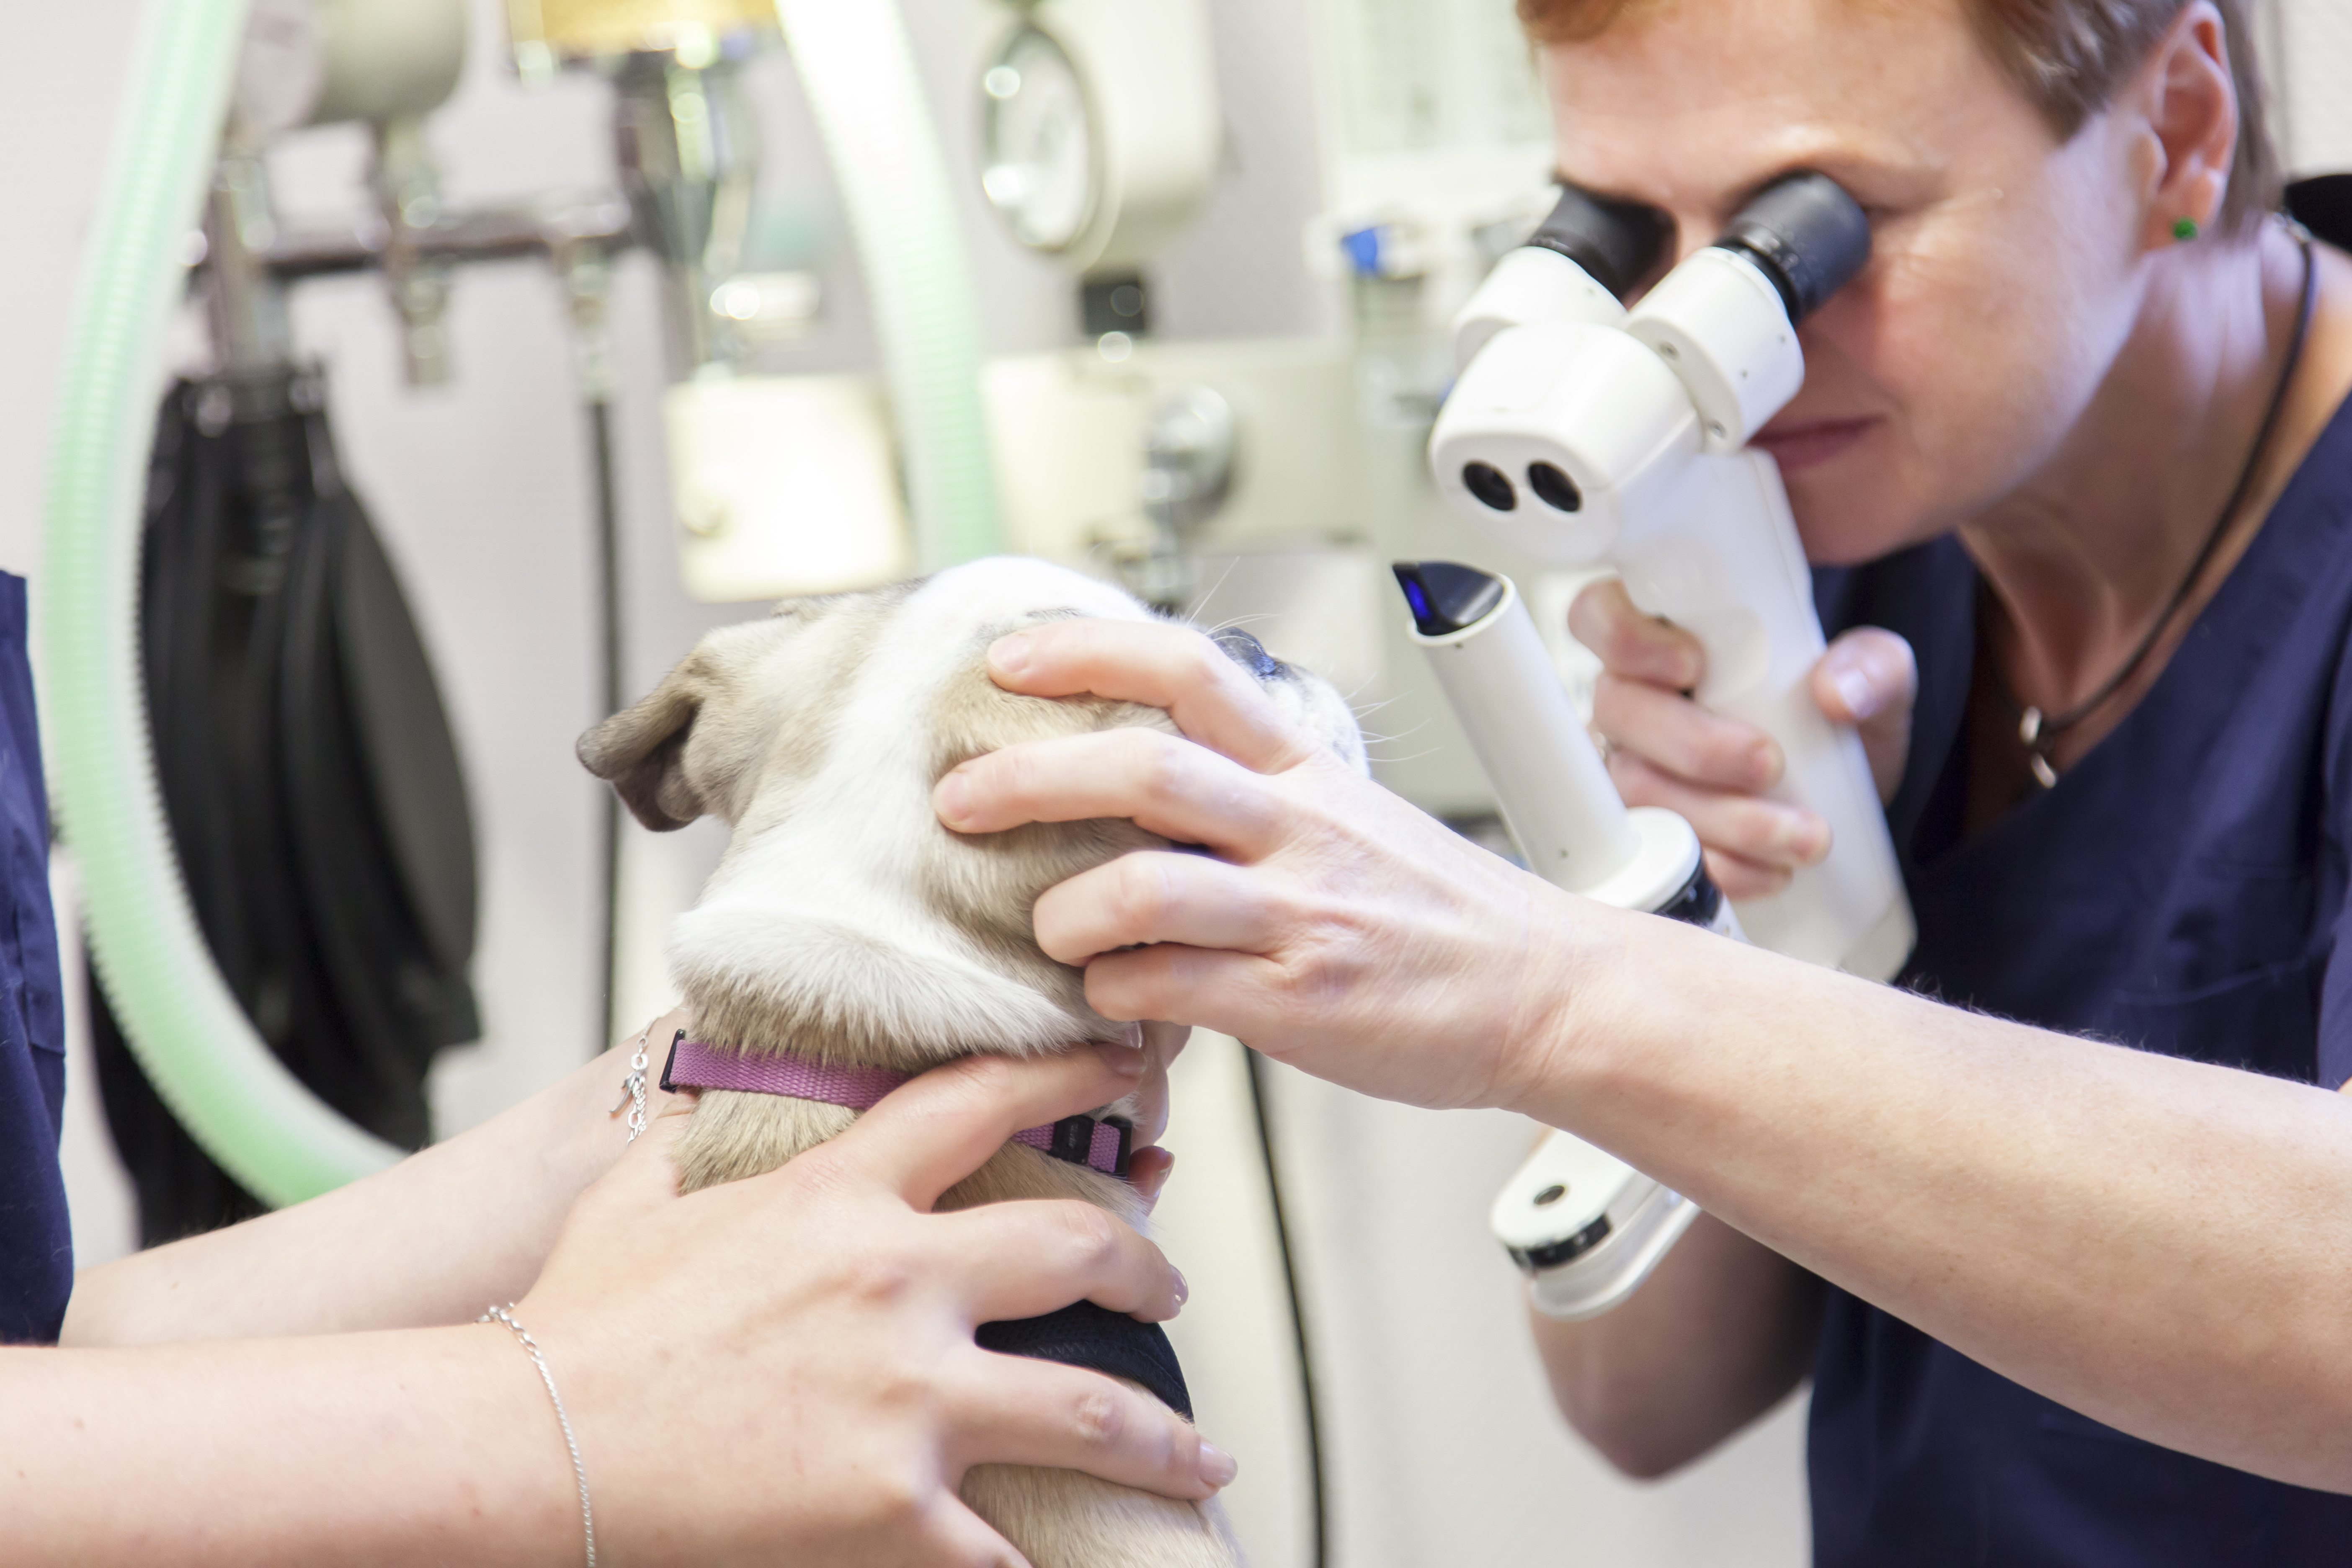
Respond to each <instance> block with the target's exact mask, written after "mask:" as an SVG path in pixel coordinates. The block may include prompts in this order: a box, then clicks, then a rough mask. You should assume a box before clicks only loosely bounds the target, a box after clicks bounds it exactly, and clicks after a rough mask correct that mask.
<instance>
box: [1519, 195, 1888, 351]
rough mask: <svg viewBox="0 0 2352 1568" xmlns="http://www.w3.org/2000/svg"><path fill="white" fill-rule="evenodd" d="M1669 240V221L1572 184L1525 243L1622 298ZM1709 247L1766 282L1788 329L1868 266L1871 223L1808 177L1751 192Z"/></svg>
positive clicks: (1636, 205)
mask: <svg viewBox="0 0 2352 1568" xmlns="http://www.w3.org/2000/svg"><path fill="white" fill-rule="evenodd" d="M1673 237H1674V227H1673V224H1672V222H1671V221H1670V220H1669V219H1668V218H1667V216H1666V215H1665V214H1664V213H1662V212H1660V211H1659V210H1658V209H1657V208H1655V207H1653V206H1644V205H1642V204H1641V203H1639V202H1620V201H1612V200H1611V199H1609V198H1608V197H1606V196H1596V195H1592V194H1591V193H1590V192H1587V191H1580V190H1578V189H1576V188H1575V187H1574V186H1572V185H1571V186H1570V187H1569V188H1568V189H1566V190H1565V191H1563V192H1561V193H1560V198H1559V205H1556V206H1554V207H1553V208H1552V210H1551V216H1549V217H1547V218H1545V219H1544V220H1543V223H1542V225H1541V226H1538V228H1537V230H1536V231H1535V233H1534V234H1533V235H1531V236H1529V237H1528V244H1529V245H1532V246H1536V247H1540V248H1542V249H1545V250H1553V251H1558V252H1559V254H1560V255H1562V256H1565V257H1567V258H1569V259H1570V261H1573V262H1575V263H1576V264H1577V265H1578V266H1579V267H1581V268H1584V270H1585V272H1586V273H1587V274H1588V275H1590V276H1591V279H1592V280H1593V281H1594V282H1596V283H1598V284H1600V285H1601V287H1602V288H1603V289H1608V290H1609V292H1611V293H1612V294H1614V295H1615V296H1617V298H1618V299H1619V300H1623V299H1624V298H1625V296H1626V295H1627V294H1628V293H1630V292H1631V291H1632V289H1633V286H1634V285H1635V284H1637V283H1639V282H1640V281H1641V280H1642V279H1644V278H1646V277H1648V276H1649V275H1650V274H1651V273H1652V272H1653V271H1654V270H1656V268H1657V265H1658V263H1659V261H1660V260H1661V259H1662V258H1664V255H1665V251H1666V247H1667V245H1668V243H1669V242H1670V241H1671V240H1672V239H1673ZM1715 245H1716V247H1717V249H1721V250H1729V251H1733V252H1736V253H1737V254H1738V255H1740V256H1743V257H1745V258H1747V259H1748V260H1749V261H1750V262H1752V263H1754V264H1755V266H1756V268H1757V270H1759V271H1760V272H1762V273H1763V274H1764V276H1765V277H1767V278H1769V279H1771V281H1772V286H1773V288H1774V289H1777V290H1779V292H1780V302H1781V303H1782V305H1784V306H1785V307H1786V308H1787V309H1788V312H1789V321H1790V325H1792V326H1793V325H1794V324H1796V323H1797V322H1799V321H1803V320H1804V319H1805V318H1806V317H1807V316H1810V315H1811V314H1812V313H1813V312H1814V311H1815V310H1819V309H1820V308H1821V306H1822V302H1823V301H1825V300H1828V299H1829V297H1830V296H1831V295H1832V294H1834V293H1836V292H1837V291H1838V290H1839V289H1842V288H1843V287H1844V286H1845V284H1846V283H1847V282H1848V281H1849V280H1850V279H1852V278H1853V275H1854V274H1855V273H1857V272H1859V271H1861V270H1862V267H1863V263H1864V262H1865V261H1868V260H1869V259H1870V220H1869V219H1868V218H1867V217H1865V216H1864V215H1863V211H1862V208H1861V207H1860V206H1859V205H1856V203H1855V202H1854V199H1853V197H1852V196H1850V195H1846V194H1845V191H1844V190H1843V188H1842V187H1840V185H1839V184H1838V183H1837V182H1836V181H1834V180H1832V179H1831V178H1830V177H1829V176H1828V175H1827V174H1813V173H1811V172H1810V171H1808V172H1805V173H1801V174H1790V175H1788V176H1786V177H1785V178H1782V179H1779V180H1775V181H1774V182H1772V184H1769V185H1767V186H1765V187H1764V189H1762V190H1761V191H1759V192H1758V193H1757V194H1756V195H1755V197H1754V199H1753V200H1751V201H1749V202H1748V205H1746V206H1744V207H1742V208H1740V210H1739V216H1737V217H1735V218H1733V219H1732V220H1731V226H1729V227H1728V228H1727V229H1725V230H1724V231H1723V234H1722V235H1721V237H1718V238H1717V240H1716V242H1715Z"/></svg>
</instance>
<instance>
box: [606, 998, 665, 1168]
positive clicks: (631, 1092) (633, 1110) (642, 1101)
mask: <svg viewBox="0 0 2352 1568" xmlns="http://www.w3.org/2000/svg"><path fill="white" fill-rule="evenodd" d="M653 1032H654V1026H652V1025H651V1024H647V1025H646V1027H645V1032H644V1033H643V1034H640V1035H639V1036H638V1037H637V1051H636V1054H635V1056H633V1057H631V1058H629V1076H628V1077H626V1078H625V1079H622V1080H621V1098H620V1099H618V1100H614V1102H613V1109H612V1110H608V1111H606V1112H605V1114H606V1115H607V1116H618V1115H620V1114H621V1107H623V1106H627V1107H628V1108H629V1142H632V1143H634V1142H636V1141H637V1140H638V1139H639V1138H641V1137H643V1136H644V1135H645V1131H646V1038H647V1037H649V1036H651V1035H652V1034H653Z"/></svg>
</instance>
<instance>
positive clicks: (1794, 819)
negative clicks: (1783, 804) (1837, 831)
mask: <svg viewBox="0 0 2352 1568" xmlns="http://www.w3.org/2000/svg"><path fill="white" fill-rule="evenodd" d="M1829 837H1830V830H1829V824H1828V823H1826V822H1823V821H1822V820H1821V818H1819V817H1817V816H1811V815H1810V814H1804V813H1799V812H1790V813H1788V814H1786V815H1784V816H1782V817H1781V818H1780V825H1779V826H1777V827H1775V828H1774V829H1773V830H1772V847H1773V848H1774V849H1776V850H1778V851H1779V852H1780V854H1782V855H1784V856H1786V857H1787V858H1789V859H1791V860H1793V861H1795V862H1796V863H1797V864H1798V865H1800V866H1810V865H1811V864H1812V863H1813V862H1814V861H1816V860H1819V859H1820V858H1822V856H1824V855H1826V854H1828V853H1829V848H1830V845H1829Z"/></svg>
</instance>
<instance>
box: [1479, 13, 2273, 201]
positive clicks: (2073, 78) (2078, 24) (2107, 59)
mask: <svg viewBox="0 0 2352 1568" xmlns="http://www.w3.org/2000/svg"><path fill="white" fill-rule="evenodd" d="M1673 3H1674V0H1518V8H1519V21H1520V22H1521V24H1522V25H1524V26H1526V28H1527V30H1528V37H1530V38H1532V39H1534V40H1535V41H1536V42H1537V43H1538V44H1560V43H1577V42H1580V41H1581V40H1583V39H1586V38H1591V37H1597V36H1599V35H1600V34H1601V32H1603V31H1605V30H1606V29H1607V28H1608V27H1609V26H1610V25H1611V24H1612V23H1614V22H1616V21H1618V20H1619V19H1620V18H1621V17H1624V16H1632V15H1634V14H1637V13H1639V12H1643V11H1650V10H1655V9H1658V8H1659V7H1660V6H1661V5H1667V4H1673ZM1962 3H1963V4H1964V5H1966V6H1967V7H1968V11H1969V16H1970V18H1971V19H1972V20H1973V21H1974V22H1975V24H1976V30H1977V36H1978V37H1979V38H1980V39H1982V40H1983V42H1984V46H1985V47H1986V48H1987V49H1988V50H1989V51H1990V53H1991V55H1992V58H1993V59H1994V60H1995V61H1996V62H1997V63H1998V64H1999V65H2000V68H2001V70H2002V71H2003V73H2004V74H2006V75H2007V76H2008V77H2009V79H2011V81H2013V82H2015V83H2016V84H2017V86H2018V89H2019V90H2020V91H2021V92H2023V93H2024V94H2025V96H2026V97H2027V98H2028V99H2030V100H2032V102H2033V106H2034V107H2035V108H2036V109H2038V110H2041V111H2042V118H2043V119H2045V120H2047V121H2049V123H2050V128H2051V129H2052V130H2053V131H2054V132H2056V133H2057V135H2058V137H2059V139H2060V140H2061V141H2065V140H2068V139H2070V138H2072V137H2073V136H2074V132H2077V131H2079V130H2080V129H2082V126H2083V122H2084V121H2085V120H2088V119H2089V118H2090V117H2091V116H2092V115H2094V114H2096V113H2097V112H2098V111H2099V110H2102V109H2105V107H2106V106H2107V103H2108V101H2109V100H2111V99H2113V98H2114V97H2115V94H2116V89H2117V88H2118V87H2120V86H2121V85H2122V83H2123V80H2124V79H2125V78H2126V76H2128V75H2130V74H2131V72H2132V71H2133V70H2135V69H2137V68H2138V66H2139V63H2140V62H2141V61H2142V60H2143V59H2145V58H2147V51H2148V50H2149V49H2151V48H2153V47H2155V46H2156V42H2157V40H2158V38H2161V37H2164V34H2165V30H2166V29H2167V28H2168V27H2170V26H2172V24H2173V22H2174V21H2175V20H2177V19H2178V18H2179V16H2180V13H2181V12H2182V11H2183V10H2185V9H2187V7H2188V5H2189V0H1962ZM2214 5H2215V7H2216V8H2217V9H2218V10H2219V11H2220V12H2221V20H2222V25H2223V28H2224V30H2225V33H2226V35H2227V41H2228V45H2229V50H2230V74H2231V79H2233V80H2234V81H2235V82H2236V84H2237V89H2238V153H2237V159H2236V162H2235V163H2233V164H2232V165H2231V171H2230V191H2229V195H2228V198H2227V199H2226V201H2225V202H2224V203H2223V205H2222V208H2221V227H2222V229H2223V230H2224V231H2225V232H2235V231H2237V230H2240V229H2242V228H2243V227H2244V226H2245V225H2246V224H2247V223H2248V222H2249V221H2250V220H2252V218H2255V217H2258V216H2261V215H2262V214H2263V213H2266V212H2269V211H2270V210H2271V209H2272V208H2273V207H2275V206H2276V205H2278V201H2279V169H2278V154H2277V153H2276V152H2275V151H2274V150H2273V148H2272V146H2271V139H2270V132H2269V129H2268V127H2267V126H2266V125H2265V124H2264V123H2263V78H2262V68H2261V67H2260V65H2259V64H2257V62H2256V60H2255V58H2254V38H2253V29H2252V24H2251V22H2250V21H2249V19H2248V16H2247V10H2248V6H2247V3H2246V0H2214Z"/></svg>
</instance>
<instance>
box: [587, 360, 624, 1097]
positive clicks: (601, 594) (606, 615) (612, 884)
mask: <svg viewBox="0 0 2352 1568" xmlns="http://www.w3.org/2000/svg"><path fill="white" fill-rule="evenodd" d="M588 431H589V437H590V440H591V442H592V443H593V446H594V447H595V459H596V570H597V574H598V582H597V584H596V589H597V604H598V605H599V611H600V617H599V618H600V621H601V626H600V632H601V635H602V637H603V641H604V648H603V653H604V708H603V710H602V712H601V714H600V717H606V716H610V715H612V714H614V713H618V712H619V711H620V710H621V707H622V690H621V498H620V493H619V485H618V482H617V480H616V479H615V478H614V458H613V405H612V404H611V402H610V401H608V400H607V399H604V398H602V397H592V398H590V399H589V400H588ZM596 794H597V795H598V796H599V797H600V798H601V799H602V800H603V802H604V835H603V837H604V858H603V864H602V867H601V868H600V869H601V874H602V876H603V878H604V886H603V889H602V892H603V897H602V899H601V900H599V902H600V904H601V906H602V908H603V909H604V943H603V952H604V972H603V982H604V1011H603V1015H602V1016H601V1019H600V1021H599V1026H598V1028H597V1032H596V1041H595V1049H594V1050H593V1052H592V1053H591V1054H592V1055H594V1056H603V1055H604V1052H605V1051H606V1050H608V1049H610V1048H611V1047H612V1044H613V1041H614V1038H616V1037H618V1035H619V1033H620V1020H619V1019H618V1018H617V1017H615V1016H614V1009H615V1008H616V1006H617V1005H618V1004H619V1001H620V997H619V994H618V988H617V987H616V986H615V985H614V983H613V966H614V963H615V962H616V961H617V960H618V958H619V956H620V945H621V833H622V824H621V797H620V796H619V795H617V794H615V793H614V792H613V791H612V790H609V789H599V790H598V791H597V792H596Z"/></svg>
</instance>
